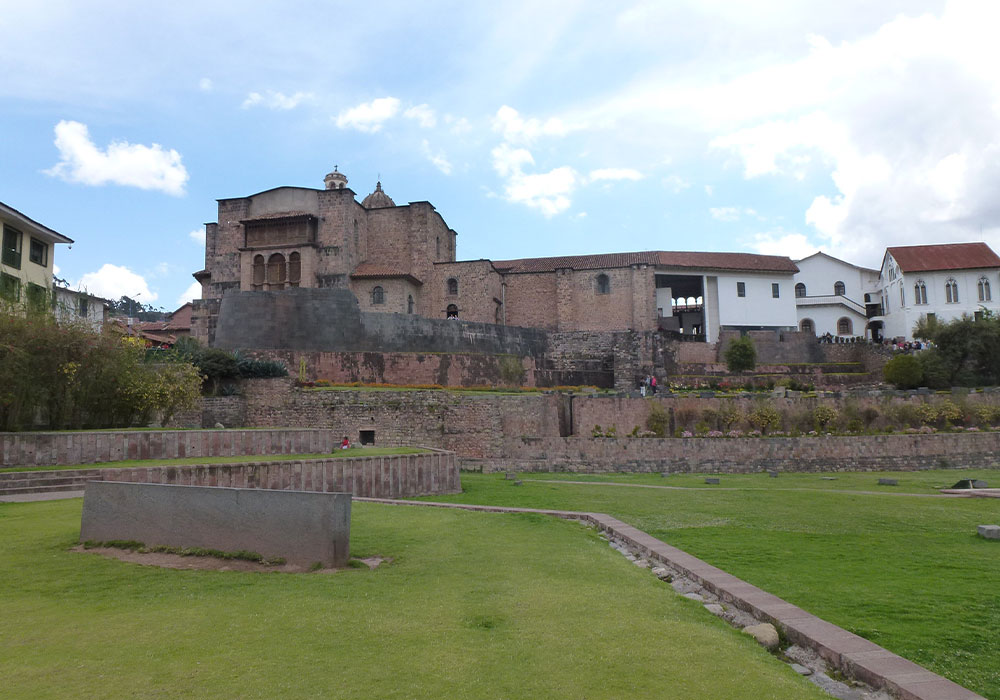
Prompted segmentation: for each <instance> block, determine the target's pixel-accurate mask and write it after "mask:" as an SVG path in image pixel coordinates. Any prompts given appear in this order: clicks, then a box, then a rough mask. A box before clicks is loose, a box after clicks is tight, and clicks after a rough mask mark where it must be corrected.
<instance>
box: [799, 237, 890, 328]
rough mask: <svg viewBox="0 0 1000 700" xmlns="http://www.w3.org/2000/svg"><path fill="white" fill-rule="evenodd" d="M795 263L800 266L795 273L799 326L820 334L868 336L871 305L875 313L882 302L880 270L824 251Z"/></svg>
mask: <svg viewBox="0 0 1000 700" xmlns="http://www.w3.org/2000/svg"><path fill="white" fill-rule="evenodd" d="M795 264H796V265H797V266H798V268H799V271H798V273H797V274H796V275H795V309H796V313H797V314H798V323H799V330H801V331H802V332H804V333H813V334H815V335H820V336H822V335H827V334H829V335H831V336H840V337H855V336H858V337H865V335H866V333H868V316H869V314H868V311H869V308H870V309H871V310H872V312H873V313H874V312H876V311H877V308H876V307H877V306H878V298H877V296H878V289H879V272H878V270H872V269H869V268H867V267H861V266H859V265H853V264H851V263H849V262H846V261H844V260H840V259H838V258H835V257H833V256H832V255H827V254H826V253H823V252H819V253H814V254H813V255H810V256H809V257H807V258H803V259H802V260H796V261H795ZM873 295H874V296H875V298H874V299H873ZM869 303H874V306H871V307H869Z"/></svg>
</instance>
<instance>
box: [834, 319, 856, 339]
mask: <svg viewBox="0 0 1000 700" xmlns="http://www.w3.org/2000/svg"><path fill="white" fill-rule="evenodd" d="M853 332H854V324H853V323H851V319H849V318H847V316H841V317H840V319H839V320H838V321H837V335H852V334H853Z"/></svg>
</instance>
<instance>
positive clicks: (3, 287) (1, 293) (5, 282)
mask: <svg viewBox="0 0 1000 700" xmlns="http://www.w3.org/2000/svg"><path fill="white" fill-rule="evenodd" d="M0 298H3V299H4V301H8V302H15V301H20V300H21V280H19V279H18V278H17V277H14V276H13V275H3V274H0Z"/></svg>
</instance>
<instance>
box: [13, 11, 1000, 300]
mask: <svg viewBox="0 0 1000 700" xmlns="http://www.w3.org/2000/svg"><path fill="white" fill-rule="evenodd" d="M998 27H1000V3H997V2H992V1H988V0H955V1H946V0H879V1H878V2H871V0H840V1H839V2H836V3H818V2H814V1H796V0H757V1H755V2H753V3H747V2H736V1H726V0H690V1H688V0H669V1H668V0H656V1H652V2H613V3H609V2H590V1H578V2H574V1H569V0H565V1H564V0H550V1H547V2H544V3H540V2H537V1H531V2H527V1H525V2H519V1H516V0H515V1H511V2H498V3H488V4H487V3H468V2H435V1H434V0H427V1H425V2H422V3H413V2H370V3H364V4H361V3H344V2H336V3H334V2H332V1H330V2H328V1H316V2H296V1H294V0H291V1H285V2H282V3H255V2H253V1H252V0H251V2H246V1H244V2H240V3H235V2H211V1H208V2H200V3H194V2H187V1H184V0H178V2H174V3H136V2H131V1H126V0H122V1H120V2H105V1H104V0H89V1H88V2H86V3H83V2H79V1H77V0H63V1H60V0H38V1H37V2H30V3H27V2H23V0H0V37H2V40H0V201H3V202H4V203H5V204H7V205H9V206H12V207H14V208H15V209H18V210H19V211H21V212H23V213H24V214H26V215H28V216H30V217H32V218H34V219H36V220H37V221H39V222H41V223H42V224H44V225H46V226H48V227H50V228H53V229H55V230H56V231H58V232H60V233H62V234H64V235H66V236H69V237H70V238H72V239H74V241H75V243H74V244H73V246H72V248H69V247H67V246H59V247H58V248H57V250H56V253H55V258H54V259H55V264H56V267H57V268H58V272H57V274H58V276H59V277H61V278H64V279H66V280H67V281H68V282H69V283H70V284H71V285H72V286H73V287H74V288H82V289H86V290H87V291H90V292H91V293H94V294H98V295H102V296H106V297H109V298H117V297H120V296H122V295H128V296H131V297H133V298H137V299H138V300H139V301H141V302H143V303H146V304H150V305H152V306H154V307H162V308H164V309H165V310H168V311H169V310H172V309H174V308H176V307H178V306H179V305H181V304H182V303H184V302H185V301H187V300H189V299H192V298H196V297H197V296H198V295H199V290H198V287H197V285H196V284H195V283H194V280H193V278H192V277H191V274H192V273H193V272H196V271H198V270H200V269H202V268H203V267H204V224H205V222H211V221H214V220H215V219H216V216H217V204H216V199H219V198H226V197H238V196H246V195H250V194H253V193H256V192H259V191H262V190H266V189H270V188H273V187H279V186H283V185H290V186H298V187H315V188H322V187H323V176H324V175H325V174H326V173H328V172H330V171H331V170H332V169H333V168H334V166H337V167H338V169H339V170H340V171H341V172H343V173H345V174H346V175H347V176H348V178H349V184H348V186H349V187H351V188H352V189H353V190H354V191H355V192H356V193H357V195H358V199H359V200H360V199H361V198H363V197H364V196H365V195H366V194H368V193H369V192H371V191H372V190H373V189H374V188H375V183H376V181H377V180H379V179H381V182H382V185H383V188H384V189H385V191H386V193H387V194H389V195H390V196H391V197H392V198H393V199H394V200H395V202H396V203H397V204H402V203H406V202H410V201H429V202H431V203H432V204H433V205H434V206H435V207H436V208H437V210H438V211H439V212H440V213H441V215H442V216H443V217H444V219H445V221H446V222H447V223H448V225H449V226H451V227H452V228H453V229H455V230H456V231H457V232H458V258H459V259H462V260H468V259H478V258H490V259H494V260H505V259H512V258H521V257H539V256H550V255H579V254H588V253H608V252H628V251H642V250H700V251H734V252H758V253H765V254H777V255H787V256H789V257H792V258H793V259H798V258H801V257H804V256H806V255H809V254H811V253H813V252H815V251H817V250H822V251H824V252H826V253H828V254H831V255H834V256H836V257H839V258H842V259H844V260H847V261H849V262H852V263H855V264H858V265H863V266H867V267H878V266H879V264H880V262H881V259H882V254H883V252H884V250H885V247H886V246H888V245H910V244H920V243H948V242H962V241H977V240H984V241H986V242H987V243H989V244H990V245H991V246H992V247H993V248H994V249H995V250H997V251H1000V196H998V194H1000V71H997V70H996V68H995V67H996V66H997V65H1000V41H997V40H996V39H995V33H996V30H997V28H998Z"/></svg>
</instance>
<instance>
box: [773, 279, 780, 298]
mask: <svg viewBox="0 0 1000 700" xmlns="http://www.w3.org/2000/svg"><path fill="white" fill-rule="evenodd" d="M771 296H772V297H773V298H775V299H777V298H779V296H780V289H779V287H778V283H777V282H771Z"/></svg>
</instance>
